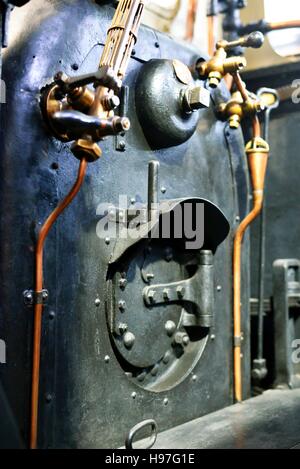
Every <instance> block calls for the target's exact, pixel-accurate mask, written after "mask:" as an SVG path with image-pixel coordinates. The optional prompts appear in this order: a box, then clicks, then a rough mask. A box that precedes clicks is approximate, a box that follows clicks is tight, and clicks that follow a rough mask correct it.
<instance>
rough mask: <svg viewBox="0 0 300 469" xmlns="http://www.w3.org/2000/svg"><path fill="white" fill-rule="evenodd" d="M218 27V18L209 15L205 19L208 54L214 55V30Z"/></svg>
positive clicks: (215, 40)
mask: <svg viewBox="0 0 300 469" xmlns="http://www.w3.org/2000/svg"><path fill="white" fill-rule="evenodd" d="M217 27H218V16H216V15H211V16H208V17H207V29H208V54H209V55H210V56H212V55H214V52H215V48H216V42H217V38H216V29H217Z"/></svg>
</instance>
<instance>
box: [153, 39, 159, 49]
mask: <svg viewBox="0 0 300 469" xmlns="http://www.w3.org/2000/svg"><path fill="white" fill-rule="evenodd" d="M154 46H155V47H156V49H158V48H159V42H157V41H156V42H155V43H154Z"/></svg>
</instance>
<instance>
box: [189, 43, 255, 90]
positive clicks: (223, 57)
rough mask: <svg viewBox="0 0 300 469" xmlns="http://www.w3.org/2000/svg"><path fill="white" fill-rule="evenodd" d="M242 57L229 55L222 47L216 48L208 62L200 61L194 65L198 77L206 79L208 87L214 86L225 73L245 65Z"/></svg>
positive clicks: (235, 70)
mask: <svg viewBox="0 0 300 469" xmlns="http://www.w3.org/2000/svg"><path fill="white" fill-rule="evenodd" d="M246 65H247V62H246V59H245V58H244V57H229V58H227V52H226V50H225V49H224V48H223V47H220V48H219V49H217V50H216V52H215V54H214V56H213V57H212V58H211V59H210V60H209V61H208V62H200V63H199V64H197V65H196V70H197V71H198V74H199V77H200V78H205V79H208V84H209V86H210V88H216V87H217V86H218V85H219V83H220V82H221V80H222V78H224V76H225V75H227V73H234V72H237V71H239V70H242V69H243V68H244V67H246Z"/></svg>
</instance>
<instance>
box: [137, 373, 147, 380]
mask: <svg viewBox="0 0 300 469" xmlns="http://www.w3.org/2000/svg"><path fill="white" fill-rule="evenodd" d="M146 376H147V373H146V371H143V373H141V374H140V375H139V376H138V377H137V379H138V381H139V382H140V383H142V382H143V381H145V378H146Z"/></svg>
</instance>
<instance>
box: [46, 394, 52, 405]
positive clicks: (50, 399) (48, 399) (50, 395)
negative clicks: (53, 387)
mask: <svg viewBox="0 0 300 469" xmlns="http://www.w3.org/2000/svg"><path fill="white" fill-rule="evenodd" d="M45 399H46V402H47V403H48V404H50V402H52V394H50V393H47V394H46V395H45Z"/></svg>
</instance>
